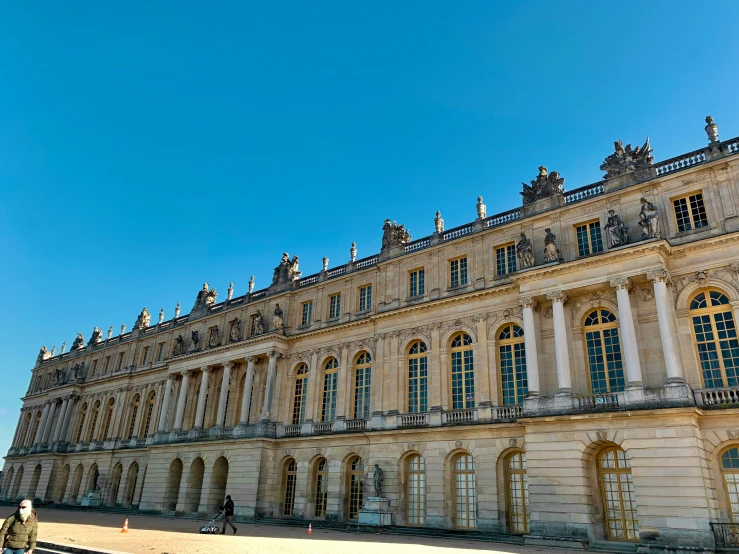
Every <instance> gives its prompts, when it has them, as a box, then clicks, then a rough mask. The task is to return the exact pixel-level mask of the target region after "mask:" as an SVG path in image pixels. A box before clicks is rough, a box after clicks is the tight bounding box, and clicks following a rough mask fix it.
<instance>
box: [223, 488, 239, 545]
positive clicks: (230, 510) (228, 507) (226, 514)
mask: <svg viewBox="0 0 739 554" xmlns="http://www.w3.org/2000/svg"><path fill="white" fill-rule="evenodd" d="M221 510H222V511H223V531H221V535H225V534H226V524H227V523H228V524H229V525H230V526H231V529H233V530H234V535H235V534H236V527H234V524H233V517H234V503H233V500H231V495H230V494H227V495H226V502H225V503H224V504H223V506H221Z"/></svg>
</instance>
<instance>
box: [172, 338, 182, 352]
mask: <svg viewBox="0 0 739 554" xmlns="http://www.w3.org/2000/svg"><path fill="white" fill-rule="evenodd" d="M184 349H185V339H183V338H182V335H177V338H176V339H175V340H174V348H173V349H172V356H179V355H180V354H182V353H183V352H184Z"/></svg>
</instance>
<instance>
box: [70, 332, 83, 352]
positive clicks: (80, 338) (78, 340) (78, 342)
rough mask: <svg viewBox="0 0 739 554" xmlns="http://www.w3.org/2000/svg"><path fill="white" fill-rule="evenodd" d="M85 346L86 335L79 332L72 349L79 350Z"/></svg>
mask: <svg viewBox="0 0 739 554" xmlns="http://www.w3.org/2000/svg"><path fill="white" fill-rule="evenodd" d="M83 346H85V337H83V336H82V333H77V338H75V339H74V342H73V343H72V348H71V349H70V350H79V349H80V348H82V347H83Z"/></svg>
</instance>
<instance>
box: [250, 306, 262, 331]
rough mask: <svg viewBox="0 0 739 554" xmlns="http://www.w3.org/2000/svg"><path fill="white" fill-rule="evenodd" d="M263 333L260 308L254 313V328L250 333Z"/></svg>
mask: <svg viewBox="0 0 739 554" xmlns="http://www.w3.org/2000/svg"><path fill="white" fill-rule="evenodd" d="M262 333H264V317H262V312H261V310H257V313H256V314H254V328H253V332H252V335H261V334H262Z"/></svg>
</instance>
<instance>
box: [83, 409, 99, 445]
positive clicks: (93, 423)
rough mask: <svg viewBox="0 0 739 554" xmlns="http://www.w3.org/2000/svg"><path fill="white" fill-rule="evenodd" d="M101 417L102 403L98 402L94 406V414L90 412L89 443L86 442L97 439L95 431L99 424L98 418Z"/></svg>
mask: <svg viewBox="0 0 739 554" xmlns="http://www.w3.org/2000/svg"><path fill="white" fill-rule="evenodd" d="M99 415H100V401H99V400H98V401H97V402H95V404H94V405H93V406H92V412H90V417H91V420H90V428H89V430H88V431H87V441H86V442H92V441H94V440H95V439H96V437H95V429H96V428H97V423H98V416H99Z"/></svg>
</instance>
